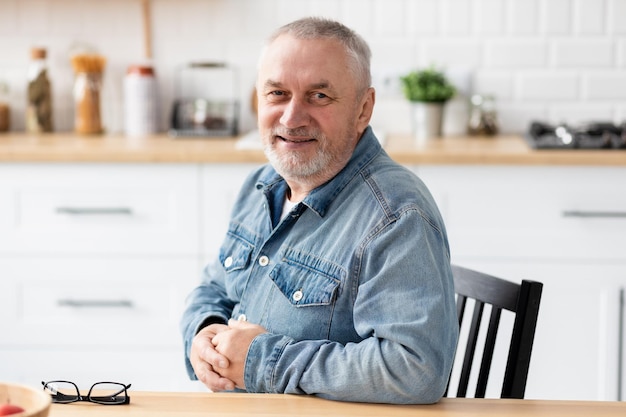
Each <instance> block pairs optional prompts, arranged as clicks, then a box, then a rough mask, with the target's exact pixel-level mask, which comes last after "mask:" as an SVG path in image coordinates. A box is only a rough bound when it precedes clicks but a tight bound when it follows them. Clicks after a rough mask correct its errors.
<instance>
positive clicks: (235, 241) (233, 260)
mask: <svg viewBox="0 0 626 417" xmlns="http://www.w3.org/2000/svg"><path fill="white" fill-rule="evenodd" d="M252 242H254V240H253V238H252V236H248V235H247V234H246V233H245V230H243V229H242V228H239V227H232V226H231V228H230V229H229V230H228V233H227V234H226V239H224V243H223V244H222V247H221V248H220V255H219V258H220V263H221V264H222V267H223V268H224V270H225V271H226V272H232V271H237V270H241V269H245V268H246V267H247V266H248V264H249V263H250V258H251V256H252V252H253V251H254V244H253V243H252Z"/></svg>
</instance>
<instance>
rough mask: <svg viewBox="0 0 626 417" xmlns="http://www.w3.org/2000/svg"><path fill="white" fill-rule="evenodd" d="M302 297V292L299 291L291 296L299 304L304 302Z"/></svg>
mask: <svg viewBox="0 0 626 417" xmlns="http://www.w3.org/2000/svg"><path fill="white" fill-rule="evenodd" d="M302 296H303V294H302V291H300V290H298V291H296V292H294V293H293V295H292V296H291V298H293V301H296V302H297V301H300V300H302Z"/></svg>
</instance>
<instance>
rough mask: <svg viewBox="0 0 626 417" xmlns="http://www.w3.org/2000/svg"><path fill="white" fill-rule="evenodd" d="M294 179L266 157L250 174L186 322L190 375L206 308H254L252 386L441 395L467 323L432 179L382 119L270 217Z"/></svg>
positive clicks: (394, 397) (398, 399)
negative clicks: (396, 143)
mask: <svg viewBox="0 0 626 417" xmlns="http://www.w3.org/2000/svg"><path fill="white" fill-rule="evenodd" d="M285 186H286V185H285V182H284V180H283V179H282V178H281V177H280V176H279V175H278V174H277V173H276V172H275V171H274V169H273V168H272V167H270V166H269V165H267V166H264V167H262V168H260V169H259V170H257V171H256V172H254V173H253V174H252V175H251V176H250V177H249V178H248V179H247V181H246V182H245V184H244V185H243V188H242V190H241V193H240V195H239V197H238V200H237V201H236V203H235V206H234V210H233V214H232V218H231V221H230V225H229V227H228V233H227V235H226V237H225V239H224V241H223V244H222V246H221V249H220V254H219V263H216V264H214V265H210V266H208V267H207V268H205V270H204V279H203V283H202V284H201V285H200V286H199V287H198V288H196V289H195V290H194V291H193V292H192V293H191V294H190V296H189V299H188V305H187V309H186V311H185V313H184V316H183V318H182V321H181V328H182V332H183V338H184V343H185V354H186V363H187V370H188V373H189V375H190V377H191V378H195V375H194V373H193V369H192V368H191V365H190V362H189V349H190V347H191V342H192V339H193V337H194V335H195V334H196V332H197V330H198V326H199V325H200V324H201V323H202V321H203V320H204V319H205V318H207V317H209V316H216V317H221V318H223V319H228V318H231V317H232V318H237V317H239V316H240V315H242V314H243V315H245V317H246V319H247V320H248V321H249V322H252V323H256V324H260V325H261V326H263V327H265V328H266V329H267V330H268V333H266V334H262V335H260V336H258V337H256V338H255V339H254V341H253V342H252V344H251V346H250V349H249V351H248V355H247V358H246V363H245V375H244V380H245V384H246V389H247V390H248V392H264V393H290V394H313V395H318V396H320V397H324V398H328V399H335V400H343V401H357V402H380V403H433V402H436V401H438V400H439V399H440V398H441V396H442V395H443V392H444V390H445V387H446V383H447V381H448V376H449V373H450V369H451V366H452V361H453V357H454V351H455V348H456V341H457V336H458V325H457V321H456V316H455V302H454V288H453V280H452V273H451V270H450V256H449V247H448V241H447V237H446V231H445V227H444V224H443V221H442V219H441V216H440V214H439V211H438V209H437V207H436V205H435V202H434V200H433V198H432V196H431V195H430V193H429V191H428V190H427V188H426V186H425V185H424V184H423V183H422V181H420V180H419V179H418V178H417V177H416V176H415V175H414V174H413V173H411V172H410V171H409V170H407V169H405V168H404V167H402V166H400V165H399V164H397V163H395V162H394V161H392V160H391V159H390V158H389V156H388V155H387V154H386V152H385V151H384V150H383V149H382V147H381V146H380V144H379V142H378V140H377V139H376V137H375V136H374V134H373V133H372V130H371V128H368V129H367V130H366V131H365V133H364V134H363V136H362V138H361V140H360V141H359V143H358V145H357V147H356V149H355V152H354V154H353V155H352V158H351V159H350V161H349V163H348V164H347V166H346V167H345V168H344V169H343V170H342V171H341V172H340V173H339V174H338V175H337V176H335V177H334V178H333V179H332V180H330V181H329V182H328V183H326V184H324V185H322V186H320V187H318V188H317V189H315V190H313V191H312V192H311V193H310V194H309V195H308V196H307V197H306V198H305V199H304V200H303V201H302V202H301V203H299V204H298V205H297V206H296V207H294V209H293V210H292V211H291V213H290V214H289V215H288V216H286V217H285V218H283V219H282V220H280V221H279V223H278V224H277V225H276V226H275V227H273V225H272V220H271V212H270V206H271V203H272V199H273V198H275V193H276V192H277V190H281V189H283V190H284V189H285Z"/></svg>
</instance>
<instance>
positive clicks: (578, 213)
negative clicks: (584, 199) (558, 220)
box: [562, 210, 626, 218]
mask: <svg viewBox="0 0 626 417" xmlns="http://www.w3.org/2000/svg"><path fill="white" fill-rule="evenodd" d="M562 215H563V217H583V218H626V211H585V210H564V211H563V213H562Z"/></svg>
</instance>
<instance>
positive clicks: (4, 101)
mask: <svg viewBox="0 0 626 417" xmlns="http://www.w3.org/2000/svg"><path fill="white" fill-rule="evenodd" d="M10 127H11V110H10V107H9V87H8V86H7V84H6V83H5V82H3V81H2V80H0V132H8V131H9V129H10Z"/></svg>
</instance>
